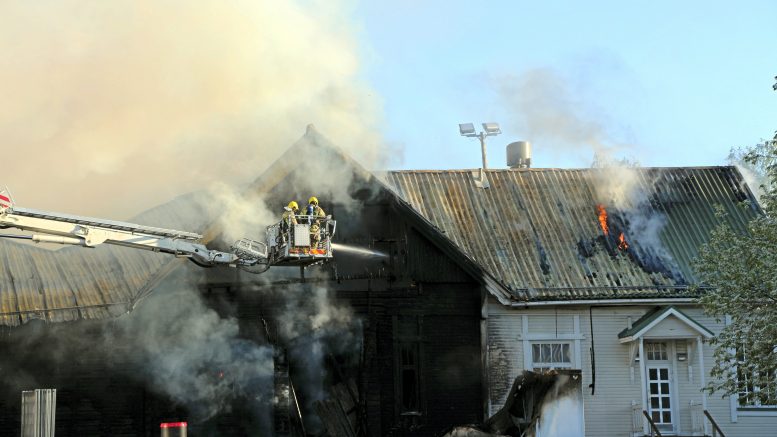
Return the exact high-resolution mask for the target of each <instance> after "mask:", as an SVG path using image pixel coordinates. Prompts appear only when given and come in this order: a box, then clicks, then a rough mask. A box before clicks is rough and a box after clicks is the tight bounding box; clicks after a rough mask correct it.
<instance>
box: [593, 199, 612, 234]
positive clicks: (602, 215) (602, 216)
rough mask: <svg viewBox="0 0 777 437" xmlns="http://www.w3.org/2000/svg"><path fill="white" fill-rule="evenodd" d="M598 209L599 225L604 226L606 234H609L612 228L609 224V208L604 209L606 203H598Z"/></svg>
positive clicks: (603, 229)
mask: <svg viewBox="0 0 777 437" xmlns="http://www.w3.org/2000/svg"><path fill="white" fill-rule="evenodd" d="M596 210H597V211H598V212H599V226H601V227H602V231H603V232H604V235H609V233H610V228H609V227H608V226H607V210H605V209H604V205H601V204H600V205H596Z"/></svg>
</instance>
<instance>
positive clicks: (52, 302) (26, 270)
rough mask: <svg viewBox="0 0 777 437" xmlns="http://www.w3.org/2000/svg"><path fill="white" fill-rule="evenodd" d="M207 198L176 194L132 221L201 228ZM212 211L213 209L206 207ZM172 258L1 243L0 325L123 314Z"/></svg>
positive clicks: (107, 249)
mask: <svg viewBox="0 0 777 437" xmlns="http://www.w3.org/2000/svg"><path fill="white" fill-rule="evenodd" d="M199 197H202V198H203V201H204V200H205V199H207V196H206V195H203V194H202V193H201V194H189V195H184V196H180V197H178V198H176V199H174V200H172V201H170V202H168V203H167V204H164V205H161V206H159V207H156V208H153V209H151V210H149V211H146V212H144V213H142V214H140V215H139V216H137V217H135V218H134V219H132V221H133V222H136V223H140V224H145V225H149V226H166V227H175V228H181V229H187V230H202V229H204V227H205V224H206V223H207V222H208V221H211V220H213V217H208V216H206V215H204V214H203V211H206V210H207V209H206V208H203V207H202V203H201V202H200V201H199V200H198V198H199ZM211 209H212V208H211ZM175 262H176V258H173V257H171V256H169V255H166V254H160V253H154V252H150V251H143V250H137V249H130V248H126V247H121V246H109V245H101V246H98V247H96V248H93V249H85V248H81V247H63V248H60V249H58V250H48V249H44V248H41V247H38V246H34V245H32V244H22V243H17V242H15V241H13V240H6V239H0V263H2V264H0V325H8V326H16V325H19V324H22V323H26V322H27V321H29V320H31V319H43V320H46V321H51V322H62V321H69V320H77V319H81V318H83V319H104V318H108V317H112V316H116V315H119V314H122V313H125V312H127V311H128V310H129V309H130V308H131V306H132V305H133V303H134V302H135V300H136V299H137V298H138V296H139V295H140V294H142V293H143V292H144V290H145V288H146V284H148V283H149V281H152V280H153V279H154V278H155V276H156V275H157V274H159V273H160V272H163V271H165V270H167V269H168V268H169V266H168V264H170V263H175Z"/></svg>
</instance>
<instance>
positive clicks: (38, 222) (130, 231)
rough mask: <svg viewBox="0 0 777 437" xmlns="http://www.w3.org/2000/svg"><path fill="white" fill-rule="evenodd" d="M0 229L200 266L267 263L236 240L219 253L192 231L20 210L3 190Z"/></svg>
mask: <svg viewBox="0 0 777 437" xmlns="http://www.w3.org/2000/svg"><path fill="white" fill-rule="evenodd" d="M0 228H16V229H20V230H23V231H30V232H33V234H32V235H31V236H24V237H18V236H17V238H28V239H31V240H32V241H35V242H45V243H59V244H73V245H78V246H85V247H94V246H97V245H99V244H103V243H105V244H116V245H120V246H127V247H134V248H136V249H145V250H151V251H154V252H164V253H170V254H173V255H176V256H181V257H188V258H190V259H191V260H192V261H193V262H195V263H196V264H198V265H201V266H215V265H229V266H253V265H256V264H267V262H268V257H267V246H266V245H265V244H264V243H260V242H256V241H252V240H240V241H239V242H238V243H236V246H237V247H233V248H232V249H233V250H234V251H235V253H231V252H221V251H218V250H212V249H208V248H207V247H206V246H205V245H203V244H202V243H199V241H200V239H201V238H202V236H201V235H199V234H195V233H192V232H184V231H176V230H173V229H163V228H155V227H150V226H143V225H137V224H133V223H125V222H117V221H111V220H103V219H96V218H90V217H80V216H75V215H68V214H60V213H53V212H46V211H36V210H33V209H27V208H20V207H17V206H15V205H14V204H13V202H12V201H11V197H10V195H8V194H7V193H6V192H3V191H0Z"/></svg>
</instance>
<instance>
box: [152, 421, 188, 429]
mask: <svg viewBox="0 0 777 437" xmlns="http://www.w3.org/2000/svg"><path fill="white" fill-rule="evenodd" d="M188 426H189V424H188V423H186V422H162V423H160V424H159V427H160V428H186V427H188Z"/></svg>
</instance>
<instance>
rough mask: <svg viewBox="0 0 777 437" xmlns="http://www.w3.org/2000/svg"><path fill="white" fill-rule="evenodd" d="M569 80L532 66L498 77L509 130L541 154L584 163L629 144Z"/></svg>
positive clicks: (629, 145)
mask: <svg viewBox="0 0 777 437" xmlns="http://www.w3.org/2000/svg"><path fill="white" fill-rule="evenodd" d="M576 86H579V84H577V83H575V81H573V80H572V79H571V78H568V77H565V76H563V75H562V74H560V73H559V72H557V71H556V70H553V69H551V68H535V69H531V70H527V71H525V72H523V73H521V74H519V75H505V76H502V77H500V78H498V79H497V81H496V85H495V88H496V91H497V93H498V96H499V98H500V100H501V103H502V105H503V106H504V107H505V109H506V110H507V111H508V113H509V114H510V117H509V119H510V123H509V126H510V128H511V129H513V130H514V131H516V132H520V133H521V135H524V136H525V137H527V138H530V139H531V140H532V141H533V142H536V143H538V144H542V148H543V149H545V150H554V151H556V152H558V153H565V154H567V155H568V154H572V155H573V156H575V157H576V158H577V159H579V160H581V161H589V162H590V158H591V156H592V155H593V154H599V155H604V156H614V155H615V154H616V153H623V152H628V151H629V150H631V149H632V148H633V145H632V144H631V143H630V142H628V141H624V140H622V139H619V138H617V136H616V135H615V133H614V132H613V129H610V128H608V126H610V125H611V124H612V121H609V120H607V119H606V116H605V114H604V113H603V112H602V111H601V110H599V109H598V108H596V107H595V104H594V103H595V102H591V101H589V100H588V97H587V96H586V95H585V93H583V92H581V91H580V90H579V89H578V88H576Z"/></svg>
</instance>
